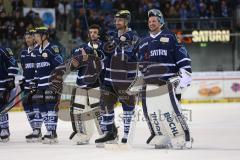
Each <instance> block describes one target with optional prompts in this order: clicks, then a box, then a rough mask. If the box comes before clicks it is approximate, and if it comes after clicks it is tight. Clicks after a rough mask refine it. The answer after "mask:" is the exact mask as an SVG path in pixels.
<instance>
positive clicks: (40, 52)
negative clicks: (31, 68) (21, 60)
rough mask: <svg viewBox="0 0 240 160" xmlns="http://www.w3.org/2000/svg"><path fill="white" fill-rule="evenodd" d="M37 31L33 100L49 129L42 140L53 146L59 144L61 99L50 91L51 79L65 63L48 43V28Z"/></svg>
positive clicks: (35, 35) (35, 36)
mask: <svg viewBox="0 0 240 160" xmlns="http://www.w3.org/2000/svg"><path fill="white" fill-rule="evenodd" d="M35 30H36V31H35V33H34V40H35V41H36V43H37V44H38V45H39V47H38V49H37V50H34V54H35V55H36V58H35V63H36V69H35V79H36V84H37V91H36V94H34V95H33V97H32V100H33V103H34V104H36V106H37V107H38V108H39V110H40V112H41V115H42V117H43V122H44V124H45V126H46V129H47V133H46V134H45V135H44V136H43V138H42V139H43V143H44V144H52V143H57V132H56V130H57V121H58V116H57V111H58V102H59V98H60V97H59V94H58V93H55V92H53V91H52V90H51V89H50V83H51V82H50V78H51V74H52V72H53V71H55V70H61V69H62V68H64V67H63V66H62V65H63V63H64V62H63V58H62V56H61V53H60V52H59V48H58V46H56V45H52V44H51V43H50V42H49V41H48V39H49V30H48V28H47V27H44V26H43V27H37V28H35ZM64 69H65V68H64Z"/></svg>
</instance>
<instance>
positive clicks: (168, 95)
mask: <svg viewBox="0 0 240 160" xmlns="http://www.w3.org/2000/svg"><path fill="white" fill-rule="evenodd" d="M146 107H147V110H148V116H149V118H150V122H151V124H152V126H153V130H154V132H155V134H156V135H162V134H163V135H165V136H169V137H170V138H171V139H174V138H176V137H184V138H185V140H186V141H188V140H189V139H190V136H189V130H188V127H187V124H186V122H185V120H184V118H183V116H182V113H181V110H180V109H179V108H180V104H179V103H178V100H177V99H176V97H175V92H174V90H173V87H172V86H171V84H167V85H163V86H153V85H147V89H146Z"/></svg>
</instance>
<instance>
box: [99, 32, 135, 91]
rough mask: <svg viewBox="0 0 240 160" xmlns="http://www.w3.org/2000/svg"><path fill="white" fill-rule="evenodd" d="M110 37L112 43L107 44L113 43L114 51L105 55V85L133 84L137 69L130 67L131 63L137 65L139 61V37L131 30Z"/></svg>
mask: <svg viewBox="0 0 240 160" xmlns="http://www.w3.org/2000/svg"><path fill="white" fill-rule="evenodd" d="M108 36H109V37H110V38H109V39H110V42H107V43H108V44H109V43H112V46H114V49H112V50H111V52H108V53H105V55H106V59H105V61H104V65H105V70H106V72H105V78H104V85H107V86H112V85H116V84H118V83H119V84H120V85H121V84H124V83H131V82H132V80H133V79H134V77H135V75H136V68H135V69H134V67H133V68H132V67H129V63H131V62H132V63H135V62H136V60H137V47H138V40H139V37H138V35H137V33H136V32H135V31H132V30H131V29H129V30H128V31H127V32H125V33H123V34H122V35H120V34H119V33H118V32H110V33H109V35H108ZM105 45H106V44H105ZM105 48H106V47H105ZM130 66H131V65H130ZM113 83H114V84H113Z"/></svg>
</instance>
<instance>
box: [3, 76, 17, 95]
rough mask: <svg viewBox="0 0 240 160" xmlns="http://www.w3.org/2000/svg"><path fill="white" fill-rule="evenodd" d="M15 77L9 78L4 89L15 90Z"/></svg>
mask: <svg viewBox="0 0 240 160" xmlns="http://www.w3.org/2000/svg"><path fill="white" fill-rule="evenodd" d="M14 81H15V77H14V76H9V81H7V82H6V85H5V87H6V89H7V90H9V91H10V90H12V89H13V88H15V82H14Z"/></svg>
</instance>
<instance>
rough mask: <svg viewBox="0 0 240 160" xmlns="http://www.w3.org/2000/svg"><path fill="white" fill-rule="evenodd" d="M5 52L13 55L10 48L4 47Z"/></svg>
mask: <svg viewBox="0 0 240 160" xmlns="http://www.w3.org/2000/svg"><path fill="white" fill-rule="evenodd" d="M6 50H7V52H8V53H9V55H11V56H13V52H12V50H11V49H10V48H6Z"/></svg>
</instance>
